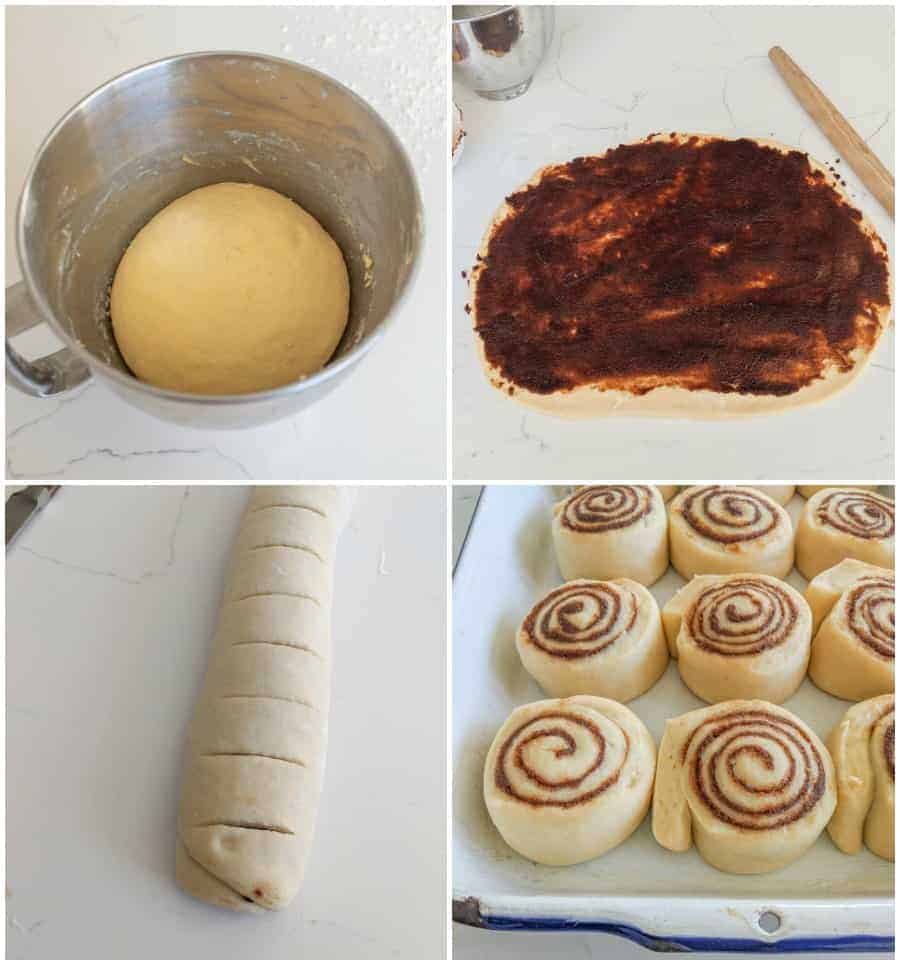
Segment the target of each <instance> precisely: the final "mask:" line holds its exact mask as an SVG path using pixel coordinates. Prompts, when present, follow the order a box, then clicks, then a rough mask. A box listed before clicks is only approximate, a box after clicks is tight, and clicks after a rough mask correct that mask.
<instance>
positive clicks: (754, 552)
mask: <svg viewBox="0 0 900 965" xmlns="http://www.w3.org/2000/svg"><path fill="white" fill-rule="evenodd" d="M669 548H670V549H669V551H670V555H671V560H672V566H674V567H675V569H676V570H677V571H678V572H679V573H680V574H681V575H682V576H683V577H684V578H685V579H686V580H690V579H692V578H693V577H694V576H697V575H698V574H709V573H766V574H768V575H769V576H777V577H784V576H786V575H787V574H788V573H789V572H790V570H791V567H792V566H793V563H794V533H793V530H792V528H791V520H790V517H789V516H788V514H787V512H786V511H785V509H784V507H782V506H780V505H779V504H778V503H776V502H775V500H774V499H771V498H770V497H769V496H766V495H765V494H764V493H762V492H760V491H759V490H758V489H754V488H752V487H750V486H691V487H689V488H688V489H685V490H683V491H682V492H680V493H679V494H678V495H677V496H676V497H675V498H674V499H673V500H672V502H671V503H670V504H669Z"/></svg>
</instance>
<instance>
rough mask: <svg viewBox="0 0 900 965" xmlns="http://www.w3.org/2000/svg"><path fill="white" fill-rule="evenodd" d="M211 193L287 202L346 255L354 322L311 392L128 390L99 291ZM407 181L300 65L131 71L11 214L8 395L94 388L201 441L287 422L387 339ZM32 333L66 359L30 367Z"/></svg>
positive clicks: (84, 119)
mask: <svg viewBox="0 0 900 965" xmlns="http://www.w3.org/2000/svg"><path fill="white" fill-rule="evenodd" d="M218 181H243V182H249V183H253V184H261V185H265V186H266V187H269V188H273V189H274V190H276V191H280V192H281V193H282V194H284V195H287V196H288V197H290V198H293V199H294V200H295V201H297V202H298V203H299V204H300V205H302V206H303V207H304V208H305V209H306V210H307V211H309V212H310V214H312V215H313V216H314V217H315V218H317V219H318V220H319V221H320V222H321V223H322V225H323V226H324V227H325V228H326V230H327V231H328V232H329V233H330V234H331V236H332V237H333V238H334V239H335V240H336V241H337V243H338V244H339V245H340V247H341V249H342V251H343V253H344V257H345V259H346V261H347V267H348V270H349V273H350V291H351V294H350V320H349V323H348V325H347V330H346V332H345V333H344V336H343V338H342V339H341V342H340V345H339V346H338V348H337V350H336V352H335V354H334V356H333V358H332V359H331V360H330V361H329V362H328V364H327V365H326V366H325V368H324V369H322V370H321V371H320V372H317V373H316V374H314V375H312V376H311V377H309V378H306V379H303V380H301V381H298V382H295V383H292V384H290V385H285V386H282V387H280V388H278V389H273V390H269V391H266V392H256V393H252V394H247V395H230V396H208V395H190V394H187V393H183V392H174V391H170V390H166V389H160V388H156V387H155V386H152V385H148V384H147V383H145V382H141V381H139V380H138V379H136V378H135V377H134V376H133V375H132V374H131V373H130V372H129V370H128V368H127V367H126V365H125V363H124V362H123V360H122V357H121V355H120V354H119V352H118V349H117V348H116V344H115V340H114V339H113V335H112V329H111V326H110V322H109V312H108V293H109V286H110V284H111V282H112V278H113V275H114V273H115V269H116V267H117V265H118V263H119V259H120V258H121V257H122V254H123V253H124V251H125V248H126V247H127V245H128V244H129V242H130V241H131V239H132V238H133V237H134V235H135V234H136V233H137V232H138V231H139V230H140V228H141V227H143V225H144V224H146V223H147V221H149V220H150V218H151V217H152V216H153V215H154V214H156V213H157V212H158V211H160V210H161V209H162V208H164V207H165V206H166V205H167V204H169V202H171V201H173V200H174V199H175V198H177V197H180V196H181V195H183V194H186V193H187V192H189V191H192V190H194V189H195V188H199V187H202V186H203V185H206V184H212V183H215V182H218ZM422 232H423V223H422V206H421V200H420V196H419V190H418V187H417V184H416V178H415V174H414V172H413V169H412V166H411V164H410V161H409V158H408V157H407V155H406V153H405V151H404V150H403V147H402V146H401V144H400V142H399V141H398V140H397V138H396V136H395V135H394V134H393V132H392V131H391V130H390V128H389V127H388V126H387V124H385V122H384V121H383V120H382V119H381V118H380V117H379V116H378V114H376V112H375V111H374V110H373V109H372V108H371V107H370V106H369V105H368V104H367V103H366V102H365V101H363V100H362V99H361V98H360V97H358V96H356V95H355V94H354V93H352V92H351V91H349V90H348V89H347V88H346V87H344V86H342V85H341V84H339V83H337V82H336V81H334V80H332V79H331V78H329V77H326V76H325V75H323V74H320V73H318V72H317V71H314V70H311V69H309V68H307V67H304V66H302V65H301V64H297V63H293V62H290V61H286V60H280V59H277V58H274V57H265V56H262V55H259V54H245V53H195V54H185V55H183V56H179V57H171V58H168V59H166V60H161V61H157V62H155V63H151V64H147V65H145V66H143V67H138V68H137V69H135V70H132V71H129V72H128V73H126V74H123V75H121V76H120V77H117V78H115V79H114V80H111V81H109V82H108V83H107V84H104V85H103V86H102V87H100V88H99V89H97V90H96V91H94V92H93V93H92V94H89V95H88V96H87V97H85V98H84V100H82V101H81V102H80V103H79V104H78V105H76V106H75V107H74V108H72V110H71V111H69V113H68V114H66V116H65V117H64V118H63V119H62V120H61V121H60V122H59V123H58V124H57V125H56V127H55V128H54V129H53V130H52V131H51V132H50V134H49V135H48V136H47V138H46V140H45V141H44V143H43V144H42V145H41V148H40V150H39V151H38V154H37V157H36V158H35V160H34V162H33V164H32V167H31V170H30V171H29V174H28V178H27V180H26V183H25V187H24V190H23V191H22V196H21V198H20V201H19V209H18V221H17V227H16V242H17V247H18V255H19V263H20V265H21V268H22V277H23V281H21V282H19V283H18V284H17V285H13V286H11V288H9V289H7V320H6V333H7V342H6V363H7V378H8V381H9V382H10V384H12V385H14V386H16V387H17V388H19V389H20V390H22V391H24V392H27V393H29V394H31V395H37V396H57V395H60V394H62V393H66V392H69V391H71V390H72V389H74V388H76V387H77V386H79V385H81V384H82V383H84V382H85V381H87V380H88V379H91V378H96V379H97V380H98V381H100V382H102V383H104V384H105V385H108V386H109V387H110V388H111V389H113V390H114V391H116V392H117V393H118V394H119V395H120V396H122V398H124V399H125V400H126V401H128V402H129V403H131V404H132V405H135V406H137V407H139V408H141V409H144V410H145V411H147V412H150V413H152V414H153V415H156V416H158V417H159V418H162V419H165V420H167V421H169V422H176V423H179V424H182V425H190V426H195V427H199V428H228V427H241V426H251V425H259V424H261V423H265V422H271V421H274V420H276V419H281V418H284V417H285V416H288V415H290V414H292V413H293V412H296V411H298V410H299V409H301V408H304V407H305V406H307V405H309V404H310V403H311V402H313V401H315V400H316V399H318V398H320V397H321V396H322V395H324V394H325V393H326V392H327V391H329V390H330V389H331V388H333V387H334V386H335V385H336V384H337V383H338V382H339V381H340V380H341V379H343V378H345V377H346V376H347V373H348V372H349V371H350V370H351V369H352V368H353V367H354V366H355V365H356V363H357V362H359V360H360V359H361V358H362V356H363V355H364V354H365V353H366V352H367V351H368V350H369V349H370V348H371V347H372V345H373V344H374V343H375V342H376V341H377V340H378V338H379V336H380V335H381V334H382V332H383V331H384V328H385V325H386V324H387V322H388V320H389V318H390V317H391V316H392V315H394V314H396V309H397V307H398V305H399V303H400V301H401V299H402V297H403V295H404V293H405V292H406V291H408V289H409V287H410V282H411V280H412V276H413V274H414V270H415V266H416V263H417V258H418V254H419V250H420V247H421V243H422ZM41 322H46V323H47V324H49V325H50V327H51V328H52V329H53V331H54V332H55V333H56V335H57V336H58V337H59V338H60V339H61V340H62V341H63V343H64V344H65V348H63V349H61V350H60V351H58V352H56V353H54V354H53V355H49V356H47V357H45V358H43V359H38V360H34V361H28V360H26V359H24V358H23V357H22V355H21V354H20V353H19V352H17V351H16V349H14V348H13V347H12V345H11V344H10V337H12V336H15V335H16V334H18V333H19V332H22V331H24V330H26V329H28V328H31V327H33V326H35V325H37V324H40V323H41Z"/></svg>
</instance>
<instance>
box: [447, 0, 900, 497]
mask: <svg viewBox="0 0 900 965" xmlns="http://www.w3.org/2000/svg"><path fill="white" fill-rule="evenodd" d="M893 16H894V15H893V8H892V7H887V6H881V7H862V6H843V7H808V6H775V7H773V6H769V7H766V6H744V7H716V8H702V7H680V6H670V7H639V6H629V5H625V6H594V7H581V6H579V7H559V8H557V29H556V35H555V38H554V40H553V44H552V47H551V49H550V52H549V53H548V56H547V58H546V60H545V62H544V63H543V65H542V66H541V67H540V69H539V71H538V73H537V75H536V77H535V79H534V83H533V84H532V87H531V89H530V90H529V91H528V92H527V93H526V94H525V95H524V96H523V97H520V98H519V99H518V100H515V101H511V102H508V103H493V102H489V101H486V100H482V99H479V98H478V97H476V96H475V95H474V94H472V93H471V92H469V91H466V90H464V89H462V88H461V87H460V86H459V85H458V84H457V85H454V87H455V90H454V96H455V98H456V100H457V102H458V103H459V105H460V107H461V108H462V110H463V114H464V127H465V130H466V132H467V136H466V141H465V147H464V151H463V154H462V157H461V159H460V161H459V163H458V165H457V166H456V168H455V170H454V174H453V263H454V271H453V275H452V285H453V321H452V324H453V348H452V350H453V422H454V428H453V475H454V478H455V479H458V480H470V479H471V480H485V479H517V478H518V479H557V480H562V479H571V478H580V479H585V478H603V479H640V478H647V477H652V478H659V479H662V478H665V479H670V478H671V479H686V478H703V479H707V478H713V479H726V478H728V479H746V480H749V479H774V478H778V479H785V478H790V479H793V478H797V479H800V480H805V479H810V480H812V479H821V478H825V477H828V476H840V475H841V474H844V475H847V473H848V472H849V473H850V475H851V476H853V477H854V478H857V477H858V478H862V476H867V477H869V478H878V479H889V478H892V477H893V448H892V441H893V420H892V413H893V382H894V374H893V357H894V355H893V329H892V330H891V331H890V332H889V333H888V334H887V335H886V337H885V338H884V339H883V340H882V343H881V345H880V346H879V348H878V350H877V352H876V354H875V357H874V359H873V361H872V363H871V364H870V366H869V368H868V370H867V371H866V372H865V373H864V374H863V376H862V377H861V379H860V381H859V382H858V383H857V385H855V386H853V387H852V388H851V389H849V390H848V391H847V392H846V393H844V394H843V395H839V396H838V397H836V398H833V399H831V400H829V401H827V402H825V403H823V404H822V405H820V406H818V407H815V408H811V409H805V410H799V411H794V412H790V413H786V414H783V415H779V416H770V417H767V418H756V419H750V420H743V421H736V422H728V423H716V422H693V423H692V422H686V421H677V420H667V419H659V420H650V419H626V418H620V419H606V420H596V421H589V422H568V421H561V420H558V419H554V418H552V417H549V416H545V415H543V414H541V413H536V412H532V411H531V410H528V409H525V408H523V407H522V406H520V405H518V404H517V403H515V402H512V401H510V400H508V399H506V398H504V397H503V396H502V395H501V394H500V393H498V392H497V391H495V390H494V389H492V388H491V387H490V386H489V385H488V382H487V380H486V379H485V377H484V375H483V374H482V371H481V366H480V364H479V362H478V359H477V357H476V352H475V347H474V336H473V334H472V331H471V322H470V319H469V317H468V316H467V315H466V314H465V313H464V310H463V306H464V304H465V302H466V301H467V285H466V282H465V281H464V280H463V279H462V278H461V277H460V272H461V270H463V269H468V268H469V267H471V265H472V263H473V260H474V257H475V253H476V251H477V249H478V245H479V242H480V239H481V236H482V234H483V232H484V230H485V228H486V226H487V223H488V221H489V219H490V217H491V215H492V214H493V212H494V210H495V209H496V208H497V207H498V206H499V204H500V203H501V202H502V200H503V198H504V197H505V196H506V195H507V194H509V193H510V192H511V191H512V190H513V189H515V188H516V187H518V186H520V185H521V184H523V183H524V182H526V181H527V180H528V179H529V178H530V177H531V175H532V174H533V173H534V172H535V171H536V170H537V169H538V168H540V167H542V166H543V165H545V164H549V163H552V162H559V161H566V160H569V159H570V158H572V157H576V156H578V155H584V154H598V153H602V152H603V151H605V150H606V149H608V148H610V147H613V146H615V145H616V144H619V143H622V142H625V141H631V140H638V139H640V138H641V137H643V136H645V135H646V134H648V133H650V132H651V131H658V130H676V129H677V130H682V131H703V132H709V133H718V134H722V135H725V136H739V135H747V136H753V137H774V138H776V139H778V140H781V141H784V142H785V143H788V144H792V145H796V146H797V147H799V148H801V149H802V150H805V151H808V152H809V153H810V154H811V155H812V156H813V157H816V158H818V159H820V160H824V161H831V160H833V159H834V158H835V157H836V156H837V154H836V151H835V149H834V148H833V147H832V146H831V145H830V144H829V143H828V141H827V140H826V139H825V138H824V136H823V135H822V134H820V133H819V131H818V130H817V128H816V127H815V125H814V123H813V122H812V120H811V119H810V118H809V117H808V116H807V115H806V113H805V112H804V111H803V109H802V108H801V107H800V106H799V105H798V103H797V102H796V101H795V100H794V98H793V95H792V94H791V93H790V91H789V90H788V89H787V87H786V86H785V85H784V83H783V82H782V80H781V79H780V77H779V76H778V74H777V73H776V71H775V69H774V67H772V65H771V64H770V63H769V61H768V59H767V56H766V55H767V52H768V50H769V48H770V47H771V46H772V45H774V44H780V45H781V46H783V47H784V49H785V50H786V51H787V52H788V53H789V54H790V55H791V56H792V57H793V58H794V59H795V60H796V61H797V62H798V63H799V64H800V66H801V67H802V68H803V69H804V70H806V71H807V73H809V74H810V76H811V77H812V78H813V79H814V80H815V81H816V82H817V83H818V84H819V85H820V86H821V87H822V88H823V89H824V91H825V92H826V93H827V94H828V95H829V96H830V97H831V99H832V100H833V101H834V102H835V103H836V104H837V106H838V108H839V109H840V110H842V111H843V112H844V113H845V114H846V115H847V116H848V117H849V119H850V121H851V123H852V124H854V125H855V126H856V127H857V129H858V130H859V132H860V133H861V135H862V136H863V137H864V138H865V139H866V140H867V141H868V143H869V144H870V146H871V147H872V149H873V150H874V151H875V152H876V154H878V156H879V157H880V158H881V159H882V161H883V162H884V163H885V165H887V166H888V168H892V167H893V145H894V125H893V49H894V46H893ZM841 170H842V171H843V173H844V176H845V177H846V180H847V190H848V192H849V194H850V197H851V199H852V200H853V201H854V203H855V204H856V205H857V206H859V207H860V208H862V209H863V210H864V211H865V213H866V214H867V215H868V216H869V217H870V218H871V219H872V221H873V222H874V224H875V226H876V227H877V228H878V230H879V231H880V233H881V234H882V236H883V237H884V239H885V241H886V242H887V243H888V244H889V245H891V244H892V241H893V223H892V221H891V219H890V218H889V217H888V216H887V214H886V213H885V212H884V211H883V210H882V209H881V208H880V206H879V205H878V203H877V202H876V201H875V200H874V199H873V198H872V197H871V196H870V195H869V193H868V192H867V191H866V190H865V189H864V188H863V187H862V185H861V183H860V181H859V180H858V178H857V177H856V176H855V175H854V174H853V172H852V171H850V169H849V168H848V166H847V165H846V163H844V164H843V166H842V168H841Z"/></svg>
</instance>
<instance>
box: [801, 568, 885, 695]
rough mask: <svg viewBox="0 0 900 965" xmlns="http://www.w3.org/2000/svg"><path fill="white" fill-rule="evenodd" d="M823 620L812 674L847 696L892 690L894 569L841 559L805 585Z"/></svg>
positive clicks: (826, 686)
mask: <svg viewBox="0 0 900 965" xmlns="http://www.w3.org/2000/svg"><path fill="white" fill-rule="evenodd" d="M806 595H807V599H808V600H809V601H810V603H811V604H812V605H813V606H814V607H815V612H816V615H817V618H818V620H819V624H820V625H819V627H818V631H817V632H816V635H815V637H814V638H813V643H812V653H811V656H810V661H809V676H810V679H811V680H812V682H813V683H814V684H815V685H816V686H817V687H818V688H819V689H820V690H824V691H826V692H827V693H829V694H833V695H834V696H835V697H840V698H842V699H843V700H855V701H859V700H865V699H867V698H869V697H876V696H878V695H879V694H883V693H887V692H888V691H893V689H894V573H893V571H892V570H886V569H883V568H881V567H878V566H871V565H869V564H866V563H861V562H860V561H859V560H843V561H842V562H841V563H839V564H838V565H837V566H833V567H831V569H828V570H825V571H824V572H822V573H820V574H819V575H818V576H817V577H816V578H815V579H814V580H813V581H812V582H811V583H810V584H809V586H808V587H807V590H806Z"/></svg>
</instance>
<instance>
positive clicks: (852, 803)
mask: <svg viewBox="0 0 900 965" xmlns="http://www.w3.org/2000/svg"><path fill="white" fill-rule="evenodd" d="M826 743H827V746H828V750H829V751H830V752H831V756H832V757H833V758H834V768H835V773H836V775H837V809H836V810H835V812H834V817H833V818H832V819H831V821H830V823H829V825H828V833H829V834H830V835H831V840H832V841H834V843H835V845H836V846H837V847H838V848H840V849H841V851H845V852H846V853H847V854H856V853H857V852H858V851H860V850H861V849H862V846H863V842H865V845H866V847H867V848H868V849H869V850H870V851H872V852H873V853H874V854H877V855H878V856H879V857H881V858H885V859H886V860H887V861H893V860H894V695H893V694H892V693H891V694H883V695H881V696H879V697H872V698H871V699H869V700H865V701H863V702H862V703H861V704H856V705H855V706H853V707H851V708H850V709H849V710H848V711H847V713H846V714H844V717H843V719H842V720H841V721H840V723H839V724H838V725H837V726H836V727H835V728H834V730H833V731H832V732H831V733H830V734H829V735H828V740H827V742H826Z"/></svg>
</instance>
